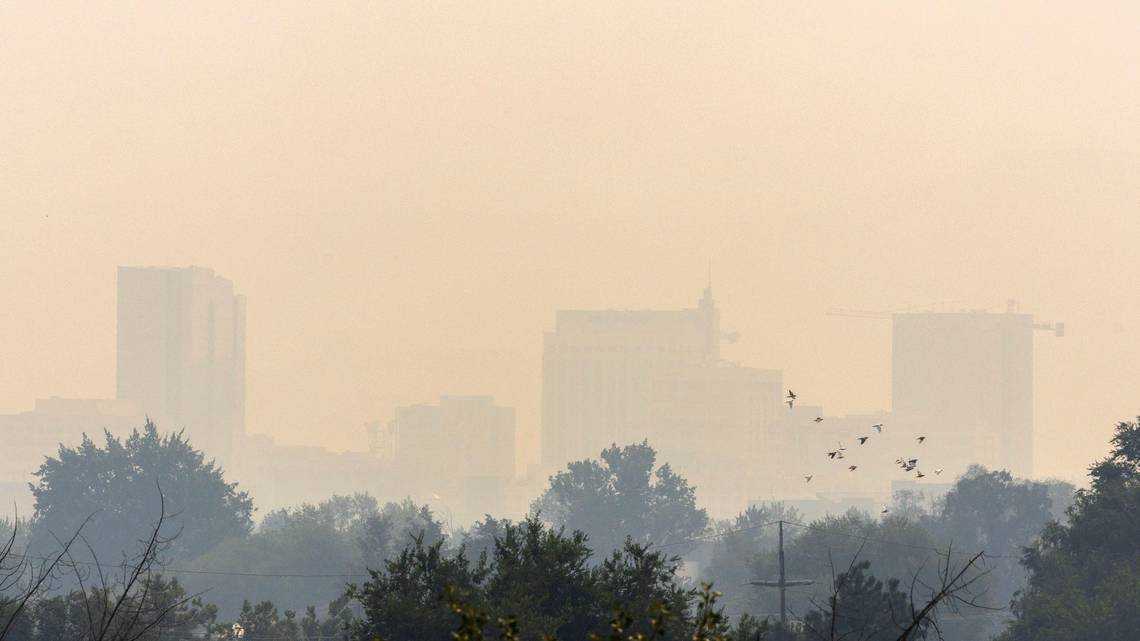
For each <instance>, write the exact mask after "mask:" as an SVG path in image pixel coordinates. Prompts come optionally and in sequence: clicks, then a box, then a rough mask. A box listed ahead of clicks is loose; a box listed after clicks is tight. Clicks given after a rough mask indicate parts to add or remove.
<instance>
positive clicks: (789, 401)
mask: <svg viewBox="0 0 1140 641" xmlns="http://www.w3.org/2000/svg"><path fill="white" fill-rule="evenodd" d="M785 398H786V399H787V400H785V401H784V402H785V403H787V404H788V409H792V406H793V405H795V404H796V393H795V392H793V391H792V390H788V395H787V396H786V397H785Z"/></svg>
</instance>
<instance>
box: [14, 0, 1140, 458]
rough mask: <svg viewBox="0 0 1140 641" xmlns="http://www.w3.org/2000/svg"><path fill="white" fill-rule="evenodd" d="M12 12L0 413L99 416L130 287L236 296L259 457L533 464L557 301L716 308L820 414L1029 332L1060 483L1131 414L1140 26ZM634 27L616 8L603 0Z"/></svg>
mask: <svg viewBox="0 0 1140 641" xmlns="http://www.w3.org/2000/svg"><path fill="white" fill-rule="evenodd" d="M536 4H539V3H532V2H501V3H489V4H488V3H462V2H454V3H450V2H439V3H383V4H381V3H368V2H360V3H348V2H345V3H336V4H324V3H305V2H296V3H288V2H275V3H258V4H252V3H228V2H227V3H186V4H184V5H168V4H166V3H162V4H161V5H160V4H159V3H137V4H135V5H134V6H128V5H126V4H124V3H113V4H106V5H103V4H100V3H76V4H74V5H71V6H62V7H61V6H53V7H48V6H46V3H38V2H14V3H13V2H9V3H3V4H0V97H2V99H0V223H2V228H0V411H5V412H12V411H21V410H25V409H28V408H30V407H31V405H32V402H33V399H34V398H36V397H42V396H48V395H53V394H54V395H61V396H111V395H113V394H114V340H115V338H114V336H115V334H114V318H115V302H114V297H115V282H114V279H115V267H116V266H117V265H120V264H162V265H187V264H196V265H204V266H210V267H213V268H214V269H215V270H216V271H218V272H219V273H221V274H223V275H225V276H227V277H229V278H231V279H233V280H234V281H235V283H236V284H237V286H238V288H239V289H240V291H242V292H243V293H245V294H246V295H247V296H248V299H249V328H248V330H249V353H248V358H249V373H248V374H249V381H248V383H249V405H248V423H249V427H250V429H251V431H255V432H262V433H267V434H271V435H274V436H276V437H278V438H280V439H281V440H283V441H286V442H295V443H323V444H327V445H329V446H331V447H334V448H346V449H360V448H363V446H364V438H363V432H362V427H361V426H362V425H363V424H364V423H365V422H366V421H368V420H372V419H376V418H381V419H385V420H386V419H387V418H389V417H390V415H391V412H392V408H393V407H395V406H397V405H402V404H407V403H413V402H421V401H427V400H430V399H432V398H434V397H437V396H438V395H439V394H441V393H458V394H462V393H489V394H493V395H495V397H496V398H497V399H499V400H500V401H501V402H503V403H505V404H510V405H514V406H516V407H517V408H518V411H519V414H518V416H519V421H520V429H521V430H522V431H523V433H524V450H523V453H522V457H523V459H524V460H528V459H530V458H532V457H533V455H534V453H535V447H536V444H537V436H536V435H537V431H538V429H537V428H538V399H539V374H540V357H541V341H542V332H543V331H544V330H547V329H550V328H551V327H552V325H553V319H554V310H555V309H557V308H565V307H579V308H581V307H619V308H625V307H630V308H632V307H677V306H687V305H691V304H693V303H695V301H696V299H697V297H698V296H699V294H700V289H701V288H702V287H703V285H704V279H705V266H706V264H707V262H708V261H709V260H710V259H711V260H712V261H713V269H714V279H715V289H716V295H717V299H718V301H719V302H720V304H721V307H722V310H723V314H724V324H725V326H726V328H727V329H730V330H736V331H739V332H741V334H742V339H741V341H740V342H739V343H737V344H736V345H734V346H731V347H730V348H728V349H727V350H726V355H727V356H728V357H729V358H732V359H734V360H738V361H741V362H744V363H746V364H750V365H756V366H761V367H776V368H783V369H784V370H785V378H786V380H787V381H788V382H789V384H791V385H792V386H794V387H795V388H796V389H797V391H801V390H803V391H806V392H807V394H802V392H801V394H802V395H803V396H810V397H811V399H810V400H811V401H813V402H822V403H823V404H824V405H825V407H826V408H827V410H828V411H829V412H830V413H846V412H856V411H866V410H874V409H879V408H884V407H887V406H889V401H890V399H889V389H890V386H889V381H890V378H889V376H890V372H889V364H890V354H889V347H890V345H889V338H890V337H889V323H885V322H881V321H873V320H859V319H846V318H837V317H829V316H826V315H825V311H826V310H827V309H828V308H831V307H848V308H861V309H872V310H895V309H903V308H908V307H911V306H919V305H928V304H934V303H943V302H945V301H949V302H948V303H945V304H943V305H942V306H941V307H940V308H941V309H957V308H967V307H969V308H983V307H984V308H990V309H993V310H995V311H996V310H1001V309H1004V307H1005V301H1006V300H1007V299H1009V298H1014V299H1017V301H1018V302H1019V303H1020V305H1021V307H1022V309H1024V310H1026V311H1032V312H1034V313H1036V314H1037V315H1038V316H1039V317H1040V319H1041V320H1064V321H1066V322H1067V324H1068V330H1069V332H1068V336H1066V337H1065V338H1064V339H1060V340H1058V339H1053V338H1051V337H1049V336H1048V335H1046V334H1040V335H1039V337H1038V339H1037V349H1036V357H1037V363H1038V367H1037V373H1038V379H1037V380H1038V385H1037V388H1036V393H1037V398H1036V411H1037V425H1038V439H1037V444H1036V451H1037V457H1038V463H1039V471H1040V473H1042V474H1055V475H1061V476H1064V477H1071V476H1073V475H1075V474H1079V473H1080V472H1081V470H1082V469H1083V468H1084V467H1085V466H1086V465H1087V463H1088V462H1089V461H1091V459H1093V458H1094V457H1097V456H1100V455H1101V454H1102V453H1103V452H1104V451H1105V450H1106V448H1107V446H1106V443H1105V441H1106V439H1107V438H1108V436H1109V434H1110V432H1111V427H1112V423H1113V421H1115V420H1119V419H1124V418H1128V417H1131V416H1134V415H1136V414H1137V413H1140V396H1138V395H1137V390H1138V389H1140V385H1138V383H1140V364H1138V357H1140V322H1138V319H1140V297H1138V296H1137V291H1138V290H1137V285H1138V283H1140V278H1138V277H1140V261H1138V260H1137V259H1136V257H1135V255H1134V254H1135V253H1136V252H1135V245H1136V239H1140V117H1138V114H1140V64H1137V61H1138V60H1140V45H1138V44H1137V43H1140V8H1138V7H1137V5H1135V4H1133V3H1124V2H1121V3H1097V4H1095V5H1091V6H1079V7H1078V6H1076V5H1071V6H1067V5H1064V4H1062V3H1040V2H1021V3H1001V6H992V5H996V4H998V3H985V2H976V3H937V4H935V3H930V4H924V3H914V2H893V3H878V4H875V5H874V6H868V3H850V4H848V5H846V6H837V5H836V3H799V2H796V3H779V6H777V3H763V2H707V3H705V2H703V3H675V2H661V1H653V2H649V1H645V2H626V3H610V2H586V3H546V4H547V5H548V6H546V7H539V6H535V5H536ZM618 5H620V6H618Z"/></svg>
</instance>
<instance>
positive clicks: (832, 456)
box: [827, 451, 839, 458]
mask: <svg viewBox="0 0 1140 641" xmlns="http://www.w3.org/2000/svg"><path fill="white" fill-rule="evenodd" d="M836 454H839V452H837V451H831V452H828V453H827V455H828V456H829V457H831V458H835V455H836Z"/></svg>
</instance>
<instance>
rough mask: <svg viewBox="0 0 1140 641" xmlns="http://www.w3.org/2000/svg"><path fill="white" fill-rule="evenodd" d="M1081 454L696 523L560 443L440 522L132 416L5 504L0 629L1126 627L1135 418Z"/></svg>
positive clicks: (689, 492) (650, 632)
mask: <svg viewBox="0 0 1140 641" xmlns="http://www.w3.org/2000/svg"><path fill="white" fill-rule="evenodd" d="M1091 475H1092V479H1093V483H1092V487H1091V488H1090V489H1089V490H1085V491H1080V492H1077V493H1076V499H1075V503H1074V504H1073V506H1072V507H1071V508H1070V509H1069V510H1068V511H1067V513H1062V510H1063V509H1064V507H1065V506H1066V505H1067V504H1068V502H1069V497H1070V495H1071V494H1072V488H1071V487H1067V486H1065V485H1064V484H1057V483H1035V482H1027V481H1020V480H1016V479H1013V478H1011V477H1010V476H1009V475H1008V474H1007V473H1005V472H993V471H986V470H983V469H981V468H975V469H973V470H971V472H970V473H969V474H967V475H965V476H963V477H962V478H960V479H958V480H957V482H956V484H955V485H954V487H953V489H952V490H951V491H950V493H949V494H947V495H946V496H945V497H944V498H942V499H940V500H939V501H937V502H930V501H928V500H926V499H925V498H924V497H921V496H918V495H913V494H903V495H900V496H898V497H896V500H895V502H894V504H893V505H892V506H889V509H888V511H887V513H886V514H882V515H876V517H872V516H870V515H867V514H863V513H858V512H850V513H848V514H845V515H840V516H833V517H828V518H825V519H821V520H817V521H813V522H810V523H806V522H804V521H803V519H802V518H801V517H800V515H798V514H797V513H795V511H794V510H789V509H786V508H785V507H784V506H782V505H780V504H774V505H761V506H754V507H750V508H749V509H748V510H746V511H744V512H743V513H742V514H741V515H740V516H738V517H737V519H735V521H732V522H719V523H710V521H709V519H708V516H707V514H706V513H705V512H704V511H703V510H701V509H700V508H698V507H697V502H696V496H695V491H694V490H693V488H692V487H691V486H689V484H688V482H687V481H686V480H685V479H684V478H683V477H682V476H680V475H678V474H677V473H676V472H674V471H673V470H672V469H671V468H670V467H669V466H668V465H660V466H658V465H657V461H656V455H655V452H654V451H653V449H652V448H651V447H649V445H648V444H646V443H641V444H634V445H630V446H626V447H611V448H608V449H607V450H605V451H604V452H603V453H602V455H601V457H600V459H599V460H597V461H582V462H577V463H573V464H571V465H570V466H568V468H567V469H566V470H565V471H564V472H562V473H560V474H558V475H556V476H555V477H553V478H552V479H551V484H550V487H549V488H548V490H547V491H546V492H545V493H544V494H543V496H541V497H539V498H538V499H536V501H535V503H534V505H533V516H531V517H530V518H528V519H526V520H524V521H522V522H518V523H513V522H509V521H507V520H502V519H496V518H494V517H492V516H487V517H486V518H485V519H484V520H482V521H480V522H478V523H476V524H474V525H473V526H472V527H471V528H469V529H467V530H463V531H459V532H447V531H445V528H444V527H443V526H442V524H441V523H440V522H439V521H438V520H437V519H436V518H435V516H434V515H433V514H432V513H431V511H430V510H429V509H428V508H427V507H426V506H418V505H415V504H414V503H412V502H410V501H404V502H402V503H387V504H383V505H381V504H380V503H379V502H378V501H376V500H375V499H374V498H372V497H370V496H367V495H356V496H351V497H332V498H330V499H329V500H328V501H325V502H323V503H321V504H319V505H302V506H299V507H297V508H293V509H288V510H278V511H274V512H271V513H269V514H267V515H265V516H264V517H263V518H262V519H261V522H260V524H259V525H258V526H257V527H254V522H253V505H252V501H251V500H250V499H249V497H248V496H247V495H245V494H244V493H243V492H241V491H240V490H239V489H238V488H237V486H236V485H234V484H232V483H228V482H226V481H225V479H224V477H223V475H222V472H221V470H219V469H217V468H216V467H215V466H214V465H213V464H212V463H210V462H209V461H208V460H207V459H206V458H205V457H204V456H203V454H202V453H201V452H199V451H196V450H194V449H193V448H192V447H191V446H190V444H189V443H187V442H186V441H185V439H183V438H182V436H181V435H180V434H169V435H161V434H160V433H159V432H158V430H157V428H156V427H155V426H154V425H153V424H148V425H146V426H145V427H144V428H143V429H142V430H141V431H138V432H136V433H134V434H132V435H131V436H130V437H129V438H127V439H126V440H125V441H119V440H117V439H115V438H113V437H111V436H110V435H106V437H105V443H104V444H103V445H102V446H99V445H96V444H95V443H94V442H92V441H91V440H89V439H85V440H84V442H83V443H82V444H81V445H80V446H78V447H76V448H61V449H60V451H59V453H58V455H57V456H56V457H52V458H49V459H48V460H47V461H46V462H45V464H44V466H43V467H42V468H41V470H40V472H39V477H38V482H37V484H36V485H34V486H33V492H34V494H35V499H36V510H35V513H34V514H32V515H31V517H30V518H28V519H27V520H25V521H15V522H14V521H0V545H2V546H3V547H0V640H4V641H47V640H49V639H51V640H54V639H90V640H91V641H96V640H99V641H104V640H106V641H112V640H125V639H139V640H140V641H146V640H149V639H154V640H157V639H179V640H181V639H202V638H216V639H226V638H243V639H251V640H252V639H265V640H267V641H268V640H269V639H282V640H285V641H310V640H312V641H315V640H317V639H322V640H324V639H345V640H351V641H373V639H378V638H379V639H387V640H388V641H401V640H403V639H407V640H409V641H410V640H413V639H414V640H422V639H448V638H456V639H459V638H464V639H474V638H482V636H480V635H485V636H487V638H503V639H508V638H519V639H539V638H545V637H547V636H552V637H556V638H561V639H567V640H570V639H583V640H584V639H587V638H610V639H635V638H646V639H648V638H666V639H674V638H676V639H679V638H681V637H687V638H708V639H713V638H723V639H728V638H736V639H780V640H781V641H783V640H789V639H795V640H800V639H803V640H805V641H806V640H807V639H838V638H860V639H866V640H868V641H878V640H879V639H907V638H924V637H923V635H928V636H932V635H941V636H942V637H944V638H946V639H982V638H988V637H989V636H991V635H992V634H994V633H1000V634H1003V635H1004V637H1003V638H1004V639H1007V640H1008V641H1020V640H1021V639H1047V640H1048V639H1082V638H1092V637H1091V636H1090V635H1091V634H1092V632H1091V631H1092V630H1093V629H1096V630H1097V633H1096V636H1097V638H1098V639H1113V638H1121V639H1124V638H1132V637H1130V636H1127V635H1128V634H1132V632H1133V631H1134V630H1136V629H1140V626H1138V625H1137V624H1138V623H1140V622H1138V621H1137V620H1136V616H1137V614H1136V613H1137V612H1140V588H1138V587H1137V586H1140V580H1138V579H1140V552H1138V549H1140V546H1137V545H1136V543H1135V542H1136V541H1137V540H1140V521H1137V520H1136V519H1135V517H1134V516H1132V515H1134V514H1136V513H1140V511H1138V508H1140V489H1138V487H1140V429H1138V428H1137V424H1136V423H1121V424H1120V425H1119V426H1118V429H1117V435H1116V439H1115V440H1114V442H1113V450H1112V454H1111V456H1110V457H1109V458H1107V459H1105V460H1104V461H1101V462H1099V463H1098V464H1096V465H1095V466H1094V467H1093V468H1092V470H1091ZM777 521H783V522H784V528H785V534H786V546H785V547H786V564H787V567H788V569H789V578H795V579H799V580H801V581H802V580H810V581H813V582H814V583H813V585H811V586H810V587H806V588H801V589H799V590H792V591H791V592H790V593H789V595H788V596H789V598H788V602H789V611H790V612H791V614H792V615H793V616H792V621H793V624H792V625H790V626H789V627H788V628H787V629H783V628H781V627H780V626H779V625H778V623H777V619H775V618H773V616H772V615H774V614H775V613H777V612H778V601H777V599H778V596H777V593H776V591H775V590H773V589H770V588H758V587H755V586H753V585H751V582H753V581H756V580H758V579H763V580H768V581H771V580H773V579H774V578H775V577H776V576H777V572H778V567H777V559H776V550H775V545H774V543H775V540H774V538H775V530H776V528H775V527H774V526H773V523H774V522H777ZM4 541H6V543H4ZM979 553H982V554H979ZM682 557H684V558H685V560H684V561H682ZM1027 575H1028V577H1029V580H1028V584H1026V583H1025V577H1026V576H1027ZM702 582H704V583H712V584H714V585H715V586H716V588H715V590H714V589H712V588H707V587H706V588H704V589H702V587H701V585H702ZM721 592H723V594H721ZM1011 604H1012V607H1011ZM1093 613H1095V615H1094V614H1093ZM1094 619H1095V620H1094ZM1106 626H1107V627H1106ZM1113 626H1116V627H1113ZM1129 626H1131V627H1129ZM1114 629H1119V630H1122V631H1124V630H1127V631H1128V632H1126V633H1125V632H1122V633H1121V634H1124V636H1118V637H1114V636H1112V630H1114ZM1045 630H1050V632H1049V634H1052V635H1053V636H1048V635H1046V634H1045ZM1053 630H1059V632H1052V631H1053ZM1082 634H1083V635H1086V636H1081V635H1082ZM639 635H641V636H639ZM700 635H704V636H700Z"/></svg>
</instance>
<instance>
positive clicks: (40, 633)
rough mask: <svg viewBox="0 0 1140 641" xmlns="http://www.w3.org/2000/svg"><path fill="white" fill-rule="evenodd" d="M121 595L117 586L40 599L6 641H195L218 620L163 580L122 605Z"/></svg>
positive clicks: (150, 581)
mask: <svg viewBox="0 0 1140 641" xmlns="http://www.w3.org/2000/svg"><path fill="white" fill-rule="evenodd" d="M121 594H122V593H121V592H120V591H119V588H118V586H112V587H107V588H101V587H100V588H87V589H84V590H72V591H70V592H68V593H66V594H62V595H55V596H50V597H48V596H43V597H40V598H37V599H36V600H34V601H33V602H32V604H31V607H29V608H28V609H26V610H25V611H24V613H23V614H22V615H21V619H22V620H21V621H19V622H18V625H17V626H16V627H15V629H13V630H12V631H10V633H9V635H8V636H7V637H6V638H5V641H59V640H61V639H77V640H78V639H90V638H98V636H99V633H98V632H97V631H99V630H104V629H105V630H106V632H105V636H104V638H106V639H111V640H116V641H118V640H126V639H132V640H135V641H159V640H162V641H191V640H196V639H200V638H201V636H202V633H203V632H204V631H207V630H209V629H211V628H212V627H213V625H214V621H215V619H216V617H217V609H216V608H215V607H214V606H212V605H207V604H205V603H203V602H202V599H201V598H199V597H190V596H188V595H187V594H186V590H185V589H184V588H183V587H182V585H181V584H180V583H179V582H178V580H177V579H167V578H165V577H163V576H161V575H154V576H151V577H146V578H144V579H143V580H142V582H141V583H140V584H139V585H138V586H136V587H135V588H134V589H132V590H131V591H130V593H129V594H127V595H126V597H125V598H122V599H121V600H120V596H121ZM113 614H114V615H115V616H114V617H112V615H113ZM0 620H3V618H2V617H0ZM105 622H107V623H106V624H105ZM93 630H95V631H96V632H94V633H93V632H92V631H93Z"/></svg>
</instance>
